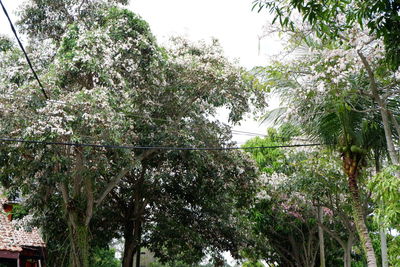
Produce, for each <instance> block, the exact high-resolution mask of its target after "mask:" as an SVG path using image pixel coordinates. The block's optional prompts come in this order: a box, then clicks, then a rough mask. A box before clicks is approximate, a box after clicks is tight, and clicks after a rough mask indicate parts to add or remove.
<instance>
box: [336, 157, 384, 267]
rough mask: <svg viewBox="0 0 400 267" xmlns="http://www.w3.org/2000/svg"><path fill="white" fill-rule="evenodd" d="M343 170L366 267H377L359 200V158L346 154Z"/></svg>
mask: <svg viewBox="0 0 400 267" xmlns="http://www.w3.org/2000/svg"><path fill="white" fill-rule="evenodd" d="M343 163H344V169H345V171H346V174H347V176H348V183H349V190H350V194H351V198H352V206H353V213H354V215H353V216H354V223H355V225H356V228H357V232H358V235H359V237H360V241H361V245H362V248H363V250H364V252H365V256H366V258H367V264H368V267H377V264H376V257H375V251H374V247H373V246H372V241H371V238H370V236H369V234H368V228H367V226H366V224H365V220H364V211H363V206H362V203H361V199H360V192H359V188H358V184H357V176H358V168H359V166H358V164H359V158H358V157H357V155H356V154H351V153H347V154H346V155H345V156H344V158H343Z"/></svg>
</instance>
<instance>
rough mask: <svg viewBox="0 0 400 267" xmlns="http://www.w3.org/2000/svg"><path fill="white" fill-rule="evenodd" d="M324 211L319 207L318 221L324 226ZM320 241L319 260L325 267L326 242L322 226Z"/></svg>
mask: <svg viewBox="0 0 400 267" xmlns="http://www.w3.org/2000/svg"><path fill="white" fill-rule="evenodd" d="M322 217H323V210H322V207H321V206H318V221H319V222H320V223H321V224H322ZM318 239H319V259H320V266H321V267H325V242H324V231H323V229H322V227H321V225H318Z"/></svg>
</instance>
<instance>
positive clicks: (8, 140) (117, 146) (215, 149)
mask: <svg viewBox="0 0 400 267" xmlns="http://www.w3.org/2000/svg"><path fill="white" fill-rule="evenodd" d="M0 142H14V143H28V144H39V145H63V146H76V147H95V148H110V149H132V150H150V149H156V150H169V151H174V150H213V151H218V150H251V149H274V148H291V147H311V146H323V145H326V144H320V143H315V144H294V145H277V146H253V147H171V146H129V145H101V144H87V143H73V142H49V141H37V140H25V139H16V138H0Z"/></svg>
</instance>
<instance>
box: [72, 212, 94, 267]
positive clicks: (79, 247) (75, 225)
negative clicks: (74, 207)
mask: <svg viewBox="0 0 400 267" xmlns="http://www.w3.org/2000/svg"><path fill="white" fill-rule="evenodd" d="M81 221H82V220H81V218H79V217H78V214H77V213H75V212H73V211H70V212H69V221H68V225H69V226H68V228H69V234H70V241H71V249H70V257H71V258H70V266H71V267H89V229H88V227H87V225H85V224H84V223H82V222H81Z"/></svg>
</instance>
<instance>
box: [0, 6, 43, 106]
mask: <svg viewBox="0 0 400 267" xmlns="http://www.w3.org/2000/svg"><path fill="white" fill-rule="evenodd" d="M0 5H1V7H2V8H3V11H4V14H5V15H6V17H7V19H8V22H9V23H10V26H11V30H12V31H13V32H14V35H15V38H16V39H17V41H18V44H19V47H20V48H21V50H22V52H23V53H24V55H25V58H26V61H27V62H28V64H29V67H30V68H31V70H32V72H33V75H34V76H35V78H36V80H37V82H38V83H39V86H40V88H41V89H42V92H43V95H44V97H45V98H46V99H49V98H48V97H47V94H46V91H45V90H44V87H43V85H42V83H41V82H40V80H39V77H38V76H37V74H36V71H35V70H34V68H33V66H32V63H31V60H30V59H29V57H28V54H27V53H26V51H25V48H24V46H23V45H22V43H21V40H20V39H19V37H18V34H17V31H16V30H15V28H14V25H13V23H12V22H11V19H10V16H8V12H7V10H6V8H5V7H4V5H3V2H2V1H1V0H0Z"/></svg>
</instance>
